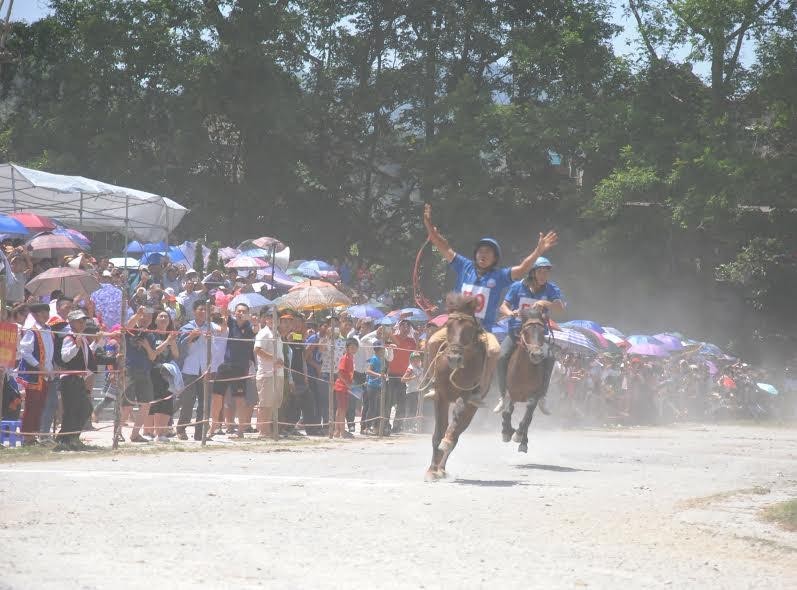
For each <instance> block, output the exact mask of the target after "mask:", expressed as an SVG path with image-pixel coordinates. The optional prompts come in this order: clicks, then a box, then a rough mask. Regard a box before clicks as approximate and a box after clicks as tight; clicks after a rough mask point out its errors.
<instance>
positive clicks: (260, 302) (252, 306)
mask: <svg viewBox="0 0 797 590" xmlns="http://www.w3.org/2000/svg"><path fill="white" fill-rule="evenodd" d="M239 303H245V304H246V305H248V306H249V310H250V311H259V310H260V309H262V308H264V307H266V306H267V305H271V304H272V303H274V302H273V301H270V300H268V299H266V298H265V297H263V296H262V295H261V294H260V293H241V294H240V295H236V296H235V297H233V298H232V300H231V301H230V303H229V304H227V309H229V310H230V311H233V310H234V309H235V307H236V306H237V305H238V304H239Z"/></svg>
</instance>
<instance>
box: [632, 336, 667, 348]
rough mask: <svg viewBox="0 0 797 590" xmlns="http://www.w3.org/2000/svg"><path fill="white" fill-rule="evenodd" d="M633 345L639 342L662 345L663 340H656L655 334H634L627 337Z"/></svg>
mask: <svg viewBox="0 0 797 590" xmlns="http://www.w3.org/2000/svg"><path fill="white" fill-rule="evenodd" d="M626 340H628V342H629V343H631V345H632V346H636V345H637V344H653V345H654V346H661V342H659V341H658V340H656V338H654V337H653V336H645V335H644V334H634V335H633V336H629V337H628V338H626Z"/></svg>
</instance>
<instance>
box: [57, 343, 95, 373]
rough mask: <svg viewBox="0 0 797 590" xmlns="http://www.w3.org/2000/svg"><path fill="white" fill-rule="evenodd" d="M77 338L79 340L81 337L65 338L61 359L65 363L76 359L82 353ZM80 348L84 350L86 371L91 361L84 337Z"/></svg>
mask: <svg viewBox="0 0 797 590" xmlns="http://www.w3.org/2000/svg"><path fill="white" fill-rule="evenodd" d="M77 338H79V336H76V337H75V338H64V342H63V344H61V358H62V359H64V362H65V363H68V362H69V361H71V360H72V359H73V358H75V357H76V356H77V353H78V352H79V351H80V349H79V348H78V345H77V342H76V339H77ZM80 346H81V348H82V349H83V368H84V369H86V368H88V361H89V347H88V344H87V343H86V338H85V337H83V339H82V341H81V343H80Z"/></svg>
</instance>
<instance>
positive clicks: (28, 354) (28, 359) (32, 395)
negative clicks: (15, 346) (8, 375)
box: [19, 303, 58, 445]
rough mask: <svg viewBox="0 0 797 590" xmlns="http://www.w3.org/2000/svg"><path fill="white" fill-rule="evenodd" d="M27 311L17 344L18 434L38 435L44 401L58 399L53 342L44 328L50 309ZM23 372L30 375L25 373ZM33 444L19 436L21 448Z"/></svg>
mask: <svg viewBox="0 0 797 590" xmlns="http://www.w3.org/2000/svg"><path fill="white" fill-rule="evenodd" d="M29 309H30V315H29V316H28V319H27V320H26V322H25V327H26V328H27V329H26V330H25V332H24V334H23V335H22V340H20V343H19V378H20V379H22V380H23V381H25V411H24V412H23V413H22V432H38V431H39V428H40V426H41V418H42V413H43V410H44V404H45V401H46V400H47V398H48V397H49V396H52V397H53V398H54V399H57V396H58V388H57V387H56V383H57V382H56V380H55V376H54V375H53V374H52V370H53V351H54V345H55V341H54V339H53V333H52V332H51V331H50V328H49V326H48V325H47V319H48V318H49V317H50V306H49V305H47V304H46V303H35V304H33V305H31V306H30V308H29ZM25 370H28V371H34V373H33V374H29V373H25ZM35 442H36V437H35V435H32V434H27V435H23V439H22V444H23V445H31V444H35Z"/></svg>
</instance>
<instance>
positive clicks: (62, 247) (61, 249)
mask: <svg viewBox="0 0 797 590" xmlns="http://www.w3.org/2000/svg"><path fill="white" fill-rule="evenodd" d="M28 246H30V247H31V249H32V251H33V256H35V257H37V258H52V257H57V256H65V255H67V254H73V253H75V252H79V251H80V250H81V248H80V246H78V245H77V244H76V243H75V242H73V241H72V239H71V238H68V237H67V236H59V235H56V234H53V233H42V234H39V235H37V236H36V237H35V238H33V239H32V240H30V241H29V242H28Z"/></svg>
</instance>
